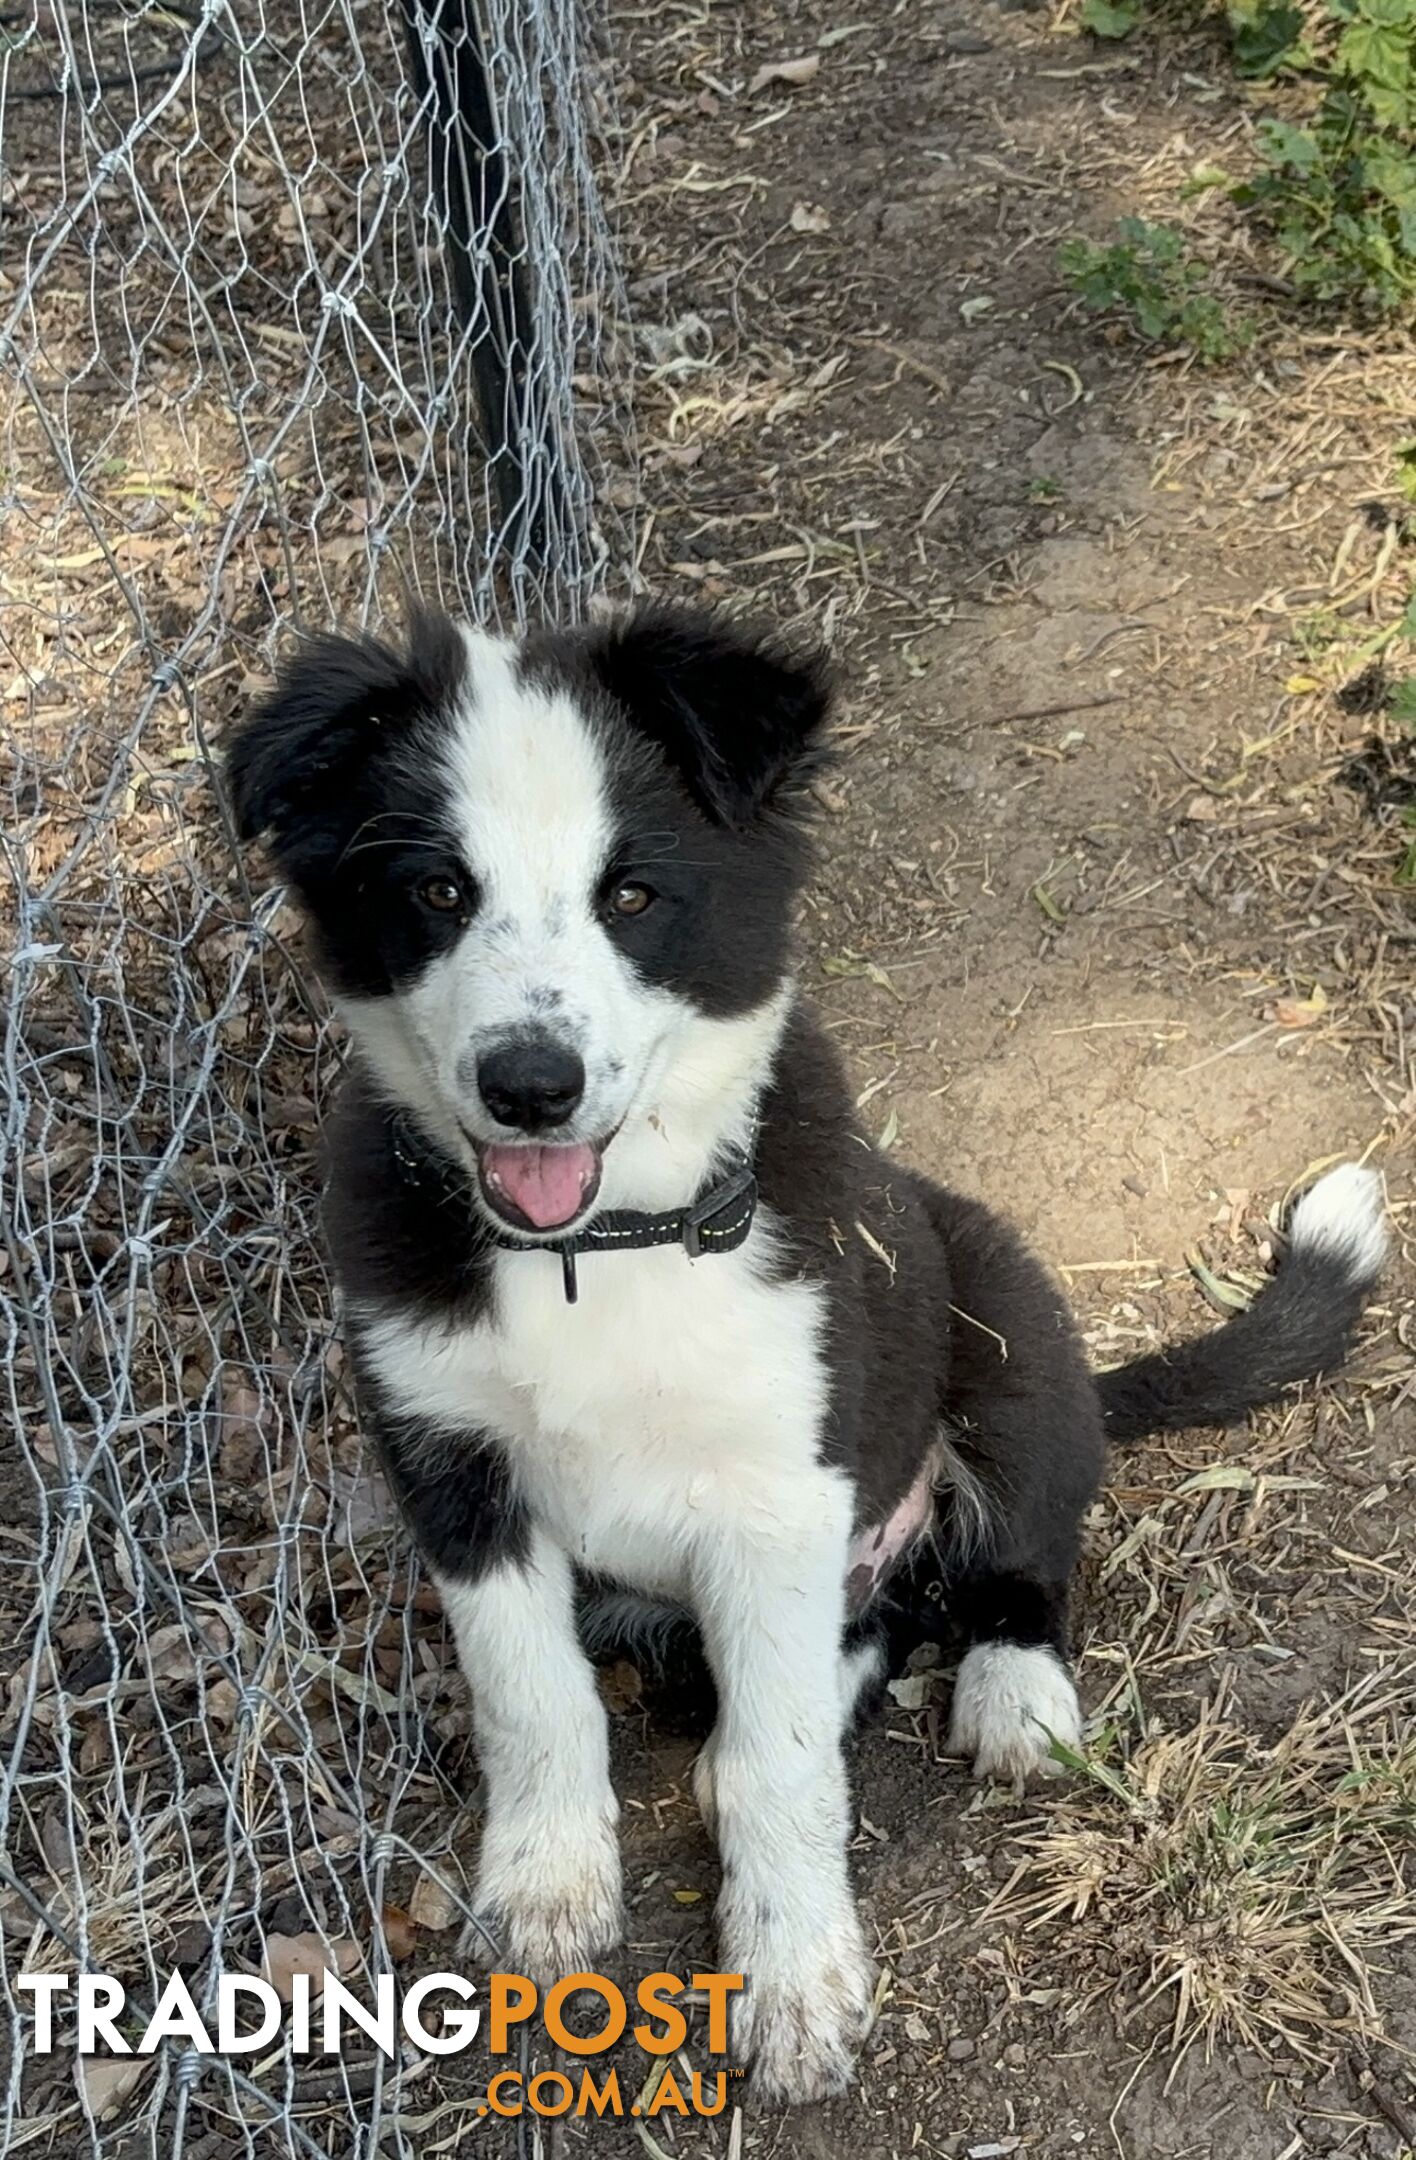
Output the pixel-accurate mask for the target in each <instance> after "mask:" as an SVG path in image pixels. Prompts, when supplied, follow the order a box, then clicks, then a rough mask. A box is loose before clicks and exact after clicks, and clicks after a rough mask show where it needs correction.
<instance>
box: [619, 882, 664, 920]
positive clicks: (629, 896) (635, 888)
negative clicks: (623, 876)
mask: <svg viewBox="0 0 1416 2160" xmlns="http://www.w3.org/2000/svg"><path fill="white" fill-rule="evenodd" d="M653 899H654V895H653V893H651V892H650V890H649V887H648V886H647V885H616V886H615V888H614V890H613V892H612V893H611V894H610V913H611V914H612V915H642V914H643V913H644V910H645V909H646V908H647V907H649V906H651V905H652V904H653Z"/></svg>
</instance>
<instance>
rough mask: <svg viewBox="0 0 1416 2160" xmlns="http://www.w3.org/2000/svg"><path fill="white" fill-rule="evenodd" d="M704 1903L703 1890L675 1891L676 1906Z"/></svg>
mask: <svg viewBox="0 0 1416 2160" xmlns="http://www.w3.org/2000/svg"><path fill="white" fill-rule="evenodd" d="M702 1902H703V1892H702V1891H701V1890H675V1892H674V1903H675V1905H701V1904H702Z"/></svg>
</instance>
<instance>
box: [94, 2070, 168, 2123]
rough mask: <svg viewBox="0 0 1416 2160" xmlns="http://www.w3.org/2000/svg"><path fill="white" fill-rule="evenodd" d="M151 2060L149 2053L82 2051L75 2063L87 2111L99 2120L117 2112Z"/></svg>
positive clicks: (136, 2087) (140, 2082)
mask: <svg viewBox="0 0 1416 2160" xmlns="http://www.w3.org/2000/svg"><path fill="white" fill-rule="evenodd" d="M153 2060H154V2058H153V2057H152V2056H151V2055H81V2056H80V2057H79V2059H78V2061H77V2063H76V2064H75V2066H74V2067H75V2070H76V2072H77V2075H78V2081H79V2091H80V2092H81V2093H82V2094H83V2096H84V2100H85V2102H86V2103H87V2105H88V2108H89V2111H90V2113H91V2114H93V2115H94V2116H96V2117H97V2119H98V2120H99V2121H100V2122H102V2120H103V2119H104V2117H105V2116H107V2115H116V2114H117V2112H118V2110H119V2108H120V2107H121V2106H122V2105H123V2102H124V2101H125V2100H127V2099H130V2098H131V2097H132V2095H133V2094H134V2093H135V2092H136V2091H137V2089H138V2087H139V2086H140V2085H141V2084H142V2081H143V2079H144V2078H145V2077H146V2076H147V2074H148V2072H149V2070H150V2069H151V2068H152V2065H153Z"/></svg>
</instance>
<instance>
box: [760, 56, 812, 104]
mask: <svg viewBox="0 0 1416 2160" xmlns="http://www.w3.org/2000/svg"><path fill="white" fill-rule="evenodd" d="M820 72H821V55H820V53H819V52H814V53H803V54H802V56H801V58H800V60H768V61H766V62H765V63H764V65H763V66H762V67H760V68H759V69H758V70H757V73H756V74H755V75H754V76H753V78H752V80H751V82H750V83H749V84H748V86H747V94H748V96H749V97H756V95H757V93H758V91H759V90H765V89H766V87H767V85H768V83H777V82H779V83H786V85H787V86H788V88H789V89H792V90H799V89H800V88H801V86H802V84H803V83H809V82H812V81H814V79H815V78H816V76H818V75H819V74H820Z"/></svg>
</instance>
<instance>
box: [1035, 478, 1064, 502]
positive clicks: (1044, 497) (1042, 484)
mask: <svg viewBox="0 0 1416 2160" xmlns="http://www.w3.org/2000/svg"><path fill="white" fill-rule="evenodd" d="M1061 500H1062V482H1061V481H1060V480H1058V479H1055V478H1054V477H1053V475H1052V474H1051V473H1039V474H1038V476H1037V478H1036V479H1035V480H1030V481H1029V482H1028V501H1029V502H1032V503H1055V502H1061Z"/></svg>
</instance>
